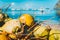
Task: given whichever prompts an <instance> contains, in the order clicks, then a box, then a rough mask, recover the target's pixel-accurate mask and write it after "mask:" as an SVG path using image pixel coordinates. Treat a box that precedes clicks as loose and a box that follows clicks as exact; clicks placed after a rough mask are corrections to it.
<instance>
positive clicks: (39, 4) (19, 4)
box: [0, 0, 58, 9]
mask: <svg viewBox="0 0 60 40" xmlns="http://www.w3.org/2000/svg"><path fill="white" fill-rule="evenodd" d="M57 2H58V0H0V8H1V7H2V6H3V5H8V4H11V3H14V5H12V6H11V7H10V8H13V9H22V8H23V9H29V8H32V9H40V8H50V9H52V8H54V6H55V5H56V3H57Z"/></svg>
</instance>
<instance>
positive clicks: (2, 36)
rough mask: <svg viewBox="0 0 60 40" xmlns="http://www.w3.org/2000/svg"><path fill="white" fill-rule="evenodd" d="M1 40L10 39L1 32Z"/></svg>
mask: <svg viewBox="0 0 60 40" xmlns="http://www.w3.org/2000/svg"><path fill="white" fill-rule="evenodd" d="M0 40H10V39H9V38H8V37H7V36H6V35H3V34H0Z"/></svg>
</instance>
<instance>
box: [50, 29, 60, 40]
mask: <svg viewBox="0 0 60 40" xmlns="http://www.w3.org/2000/svg"><path fill="white" fill-rule="evenodd" d="M49 40H60V30H55V29H52V30H51V31H50V36H49Z"/></svg>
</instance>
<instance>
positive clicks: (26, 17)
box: [19, 14, 34, 26]
mask: <svg viewBox="0 0 60 40" xmlns="http://www.w3.org/2000/svg"><path fill="white" fill-rule="evenodd" d="M19 19H20V22H21V23H25V24H26V25H28V26H31V25H33V23H34V19H33V17H32V16H31V15H29V14H23V15H22V16H21V17H20V18H19Z"/></svg>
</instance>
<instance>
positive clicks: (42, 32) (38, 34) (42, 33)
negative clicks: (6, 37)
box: [33, 25, 48, 38]
mask: <svg viewBox="0 0 60 40" xmlns="http://www.w3.org/2000/svg"><path fill="white" fill-rule="evenodd" d="M37 28H39V29H37ZM36 29H37V30H36ZM34 30H36V31H35V32H34V33H33V34H34V36H35V37H36V38H39V37H41V36H45V37H46V38H47V35H48V30H47V28H46V27H45V26H39V25H38V26H36V27H35V29H34Z"/></svg>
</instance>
